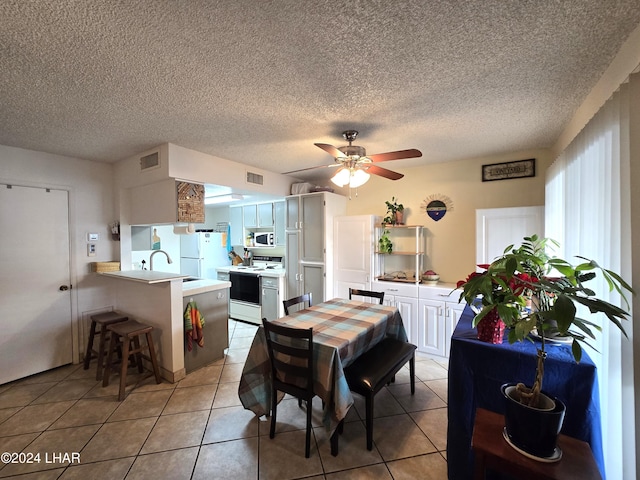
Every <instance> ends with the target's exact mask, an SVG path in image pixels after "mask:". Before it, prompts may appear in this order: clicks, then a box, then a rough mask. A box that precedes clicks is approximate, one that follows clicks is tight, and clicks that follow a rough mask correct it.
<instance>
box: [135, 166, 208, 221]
mask: <svg viewBox="0 0 640 480" xmlns="http://www.w3.org/2000/svg"><path fill="white" fill-rule="evenodd" d="M130 210H131V211H130V219H129V223H130V224H131V225H155V224H167V223H176V222H184V223H204V221H205V218H204V185H200V184H196V183H188V182H177V181H176V180H174V179H172V178H170V179H167V180H162V181H160V182H156V183H151V184H148V185H140V186H138V187H132V188H131V189H130Z"/></svg>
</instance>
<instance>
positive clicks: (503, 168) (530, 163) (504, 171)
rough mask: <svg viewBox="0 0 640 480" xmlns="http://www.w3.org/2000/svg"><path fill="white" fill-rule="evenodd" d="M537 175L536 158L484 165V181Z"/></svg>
mask: <svg viewBox="0 0 640 480" xmlns="http://www.w3.org/2000/svg"><path fill="white" fill-rule="evenodd" d="M535 176H536V159H535V158H529V159H527V160H518V161H515V162H506V163H492V164H489V165H483V166H482V181H483V182H491V181H493V180H507V179H510V178H524V177H535Z"/></svg>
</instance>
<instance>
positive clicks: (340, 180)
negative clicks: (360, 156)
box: [331, 168, 370, 188]
mask: <svg viewBox="0 0 640 480" xmlns="http://www.w3.org/2000/svg"><path fill="white" fill-rule="evenodd" d="M369 177H370V175H369V174H368V173H367V172H365V171H364V170H361V169H359V168H341V169H340V170H338V171H337V172H336V174H335V175H334V176H333V177H331V181H332V182H333V183H335V184H336V185H337V186H339V187H344V186H346V185H348V186H349V188H358V187H360V186H362V185H364V184H365V183H367V182H368V181H369Z"/></svg>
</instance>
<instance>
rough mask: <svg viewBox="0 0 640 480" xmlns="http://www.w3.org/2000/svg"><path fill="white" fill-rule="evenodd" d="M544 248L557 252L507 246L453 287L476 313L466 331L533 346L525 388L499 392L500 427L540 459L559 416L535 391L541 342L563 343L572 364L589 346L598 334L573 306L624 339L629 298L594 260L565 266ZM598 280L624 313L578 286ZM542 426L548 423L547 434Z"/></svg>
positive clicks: (554, 404) (557, 407)
mask: <svg viewBox="0 0 640 480" xmlns="http://www.w3.org/2000/svg"><path fill="white" fill-rule="evenodd" d="M550 243H553V244H555V245H557V242H555V241H553V240H550V239H546V238H538V236H537V235H533V236H531V237H525V238H524V241H523V243H522V245H521V246H520V247H518V248H513V245H510V246H509V247H507V248H506V249H505V250H504V254H503V255H502V256H501V257H499V258H498V259H496V260H495V261H494V262H493V263H491V264H490V265H480V266H479V267H481V268H482V269H483V270H484V271H483V272H473V273H471V274H470V275H469V277H468V278H467V279H466V280H464V281H460V282H458V285H457V287H458V288H461V289H462V293H461V294H460V301H462V300H463V299H464V300H465V301H466V302H467V304H469V305H470V306H472V308H473V309H474V311H475V312H476V315H475V317H474V319H473V326H474V327H478V333H479V336H480V333H481V332H483V331H484V329H485V328H487V327H488V329H489V331H490V332H495V331H496V329H497V330H500V329H504V328H505V326H506V328H508V329H509V334H508V338H509V342H510V343H513V342H516V341H523V340H525V339H527V340H531V341H533V340H532V338H531V337H534V338H537V339H538V340H539V341H540V343H539V345H538V346H537V364H536V373H535V380H534V383H533V385H532V386H530V387H527V386H525V385H524V384H522V383H518V384H517V385H504V386H503V387H502V391H503V394H504V396H505V399H506V410H505V424H506V431H507V435H508V437H509V439H510V441H511V442H512V443H513V444H514V445H515V446H517V447H518V448H520V449H522V450H524V451H526V452H528V453H530V454H532V455H534V456H537V457H544V458H546V459H548V458H551V457H552V455H553V454H554V452H555V450H556V449H555V447H556V440H557V436H558V434H559V432H560V428H561V426H562V421H563V419H564V410H565V407H564V405H563V404H562V402H561V401H560V400H559V399H553V398H552V397H550V395H546V394H544V393H543V391H542V387H543V375H544V360H545V358H546V356H547V354H546V342H547V341H548V339H549V338H550V337H561V338H563V339H568V340H569V342H571V353H572V355H573V357H574V359H575V360H576V361H577V362H579V361H580V359H581V357H582V347H581V344H585V345H589V340H592V339H595V335H594V333H593V330H597V331H601V327H600V325H598V324H597V323H595V321H594V320H593V319H588V318H581V317H580V316H578V315H579V312H578V310H577V308H576V305H582V306H584V307H586V309H588V311H589V312H590V313H591V314H597V313H601V314H604V316H606V318H608V319H609V320H610V321H611V322H612V323H613V324H614V325H616V327H618V328H619V329H620V330H621V331H622V333H623V334H625V336H626V333H625V331H624V328H623V326H622V323H621V321H622V320H624V319H627V317H628V316H629V312H628V311H627V310H628V309H629V303H628V301H627V299H626V297H625V291H626V292H629V293H634V292H633V289H632V288H631V286H630V285H628V284H627V283H626V282H625V281H624V280H623V279H622V277H620V275H618V274H617V273H615V272H612V271H611V270H607V269H605V268H602V267H600V266H599V265H598V263H596V262H595V261H594V260H589V259H587V258H584V257H577V258H579V259H580V260H581V262H582V263H580V264H578V265H572V264H571V263H569V262H568V261H566V260H563V259H561V258H557V257H551V256H549V255H548V254H547V246H548V244H550ZM598 273H600V274H601V275H602V276H603V278H604V279H605V281H606V283H607V284H608V286H609V290H610V291H613V290H615V291H616V292H617V293H618V294H619V295H620V296H621V298H622V300H623V301H624V303H625V306H626V308H627V310H624V309H622V308H620V307H618V306H616V305H613V304H612V303H609V302H607V301H605V300H602V299H600V298H598V297H597V296H596V293H595V292H594V291H593V290H592V289H591V288H589V287H588V286H587V285H586V284H587V282H589V281H591V280H593V279H594V278H596V276H597V274H598ZM501 324H502V325H501ZM571 327H575V328H574V329H571ZM500 343H501V342H500ZM547 420H548V421H550V422H552V425H551V426H549V425H548V424H547V423H546V422H547ZM553 422H555V424H554V423H553ZM533 437H538V439H539V440H540V442H537V441H536V442H534V441H533V440H532V438H533Z"/></svg>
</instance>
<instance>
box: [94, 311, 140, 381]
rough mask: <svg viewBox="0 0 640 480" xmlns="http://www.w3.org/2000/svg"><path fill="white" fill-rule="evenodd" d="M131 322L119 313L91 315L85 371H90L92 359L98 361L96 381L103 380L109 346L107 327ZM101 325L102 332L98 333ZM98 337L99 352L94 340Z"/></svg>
mask: <svg viewBox="0 0 640 480" xmlns="http://www.w3.org/2000/svg"><path fill="white" fill-rule="evenodd" d="M127 320H129V317H127V316H126V315H123V314H121V313H118V312H104V313H97V314H95V315H91V329H90V330H89V341H88V342H87V349H86V350H85V352H84V369H85V370H88V369H89V363H90V362H91V360H92V359H94V358H97V359H98V368H97V370H96V380H100V379H101V378H102V368H103V366H104V351H105V347H106V346H107V340H108V339H109V337H108V336H107V327H108V326H109V325H112V324H114V323H119V322H125V321H127ZM98 325H100V331H96V328H97V326H98ZM96 335H100V340H99V342H98V350H97V351H96V350H94V349H93V340H94V338H95V336H96Z"/></svg>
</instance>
